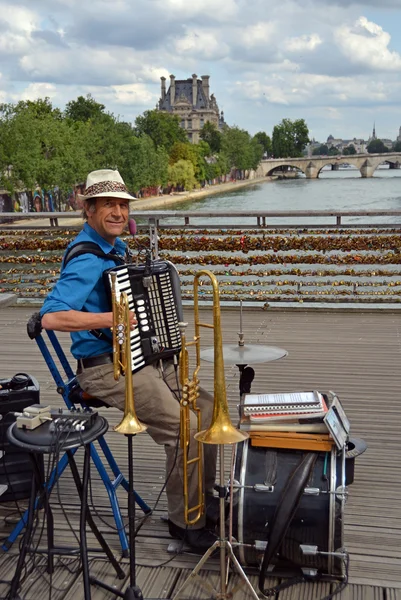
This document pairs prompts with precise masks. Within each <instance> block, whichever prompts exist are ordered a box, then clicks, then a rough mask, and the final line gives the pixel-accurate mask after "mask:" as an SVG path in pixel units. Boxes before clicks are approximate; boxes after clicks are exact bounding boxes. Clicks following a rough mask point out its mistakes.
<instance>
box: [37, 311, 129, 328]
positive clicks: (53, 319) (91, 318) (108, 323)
mask: <svg viewBox="0 0 401 600" xmlns="http://www.w3.org/2000/svg"><path fill="white" fill-rule="evenodd" d="M136 323H137V321H136V319H135V315H134V313H133V312H132V311H130V312H129V324H130V329H131V330H132V329H134V328H135V325H136ZM42 327H43V328H44V329H52V330H54V331H90V330H91V329H106V328H111V327H113V313H112V312H105V313H93V312H83V311H82V312H81V311H80V310H61V311H59V312H53V313H46V314H44V315H43V316H42Z"/></svg>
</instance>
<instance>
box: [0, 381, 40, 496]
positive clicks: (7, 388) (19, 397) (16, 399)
mask: <svg viewBox="0 0 401 600" xmlns="http://www.w3.org/2000/svg"><path fill="white" fill-rule="evenodd" d="M39 402H40V400H39V384H38V382H37V380H36V379H35V378H34V377H33V376H32V375H27V374H25V373H18V374H17V375H14V377H11V378H10V379H0V455H1V458H0V489H3V486H7V489H6V491H5V492H3V494H1V495H0V502H10V500H21V499H23V498H29V495H30V491H31V479H32V468H31V461H30V460H29V455H28V453H26V452H24V451H23V450H20V449H19V448H17V447H16V446H13V445H12V444H10V443H9V441H8V440H7V435H6V433H7V429H8V428H9V427H10V425H11V424H12V423H14V421H15V416H14V415H13V414H10V413H14V412H22V411H23V410H24V408H27V407H28V406H30V405H31V404H39ZM40 460H41V468H42V469H43V457H40Z"/></svg>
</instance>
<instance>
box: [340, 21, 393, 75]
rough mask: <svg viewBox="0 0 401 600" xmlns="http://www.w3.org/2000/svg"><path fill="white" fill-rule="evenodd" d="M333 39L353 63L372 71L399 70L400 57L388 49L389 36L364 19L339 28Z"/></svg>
mask: <svg viewBox="0 0 401 600" xmlns="http://www.w3.org/2000/svg"><path fill="white" fill-rule="evenodd" d="M335 39H336V41H337V43H338V45H339V47H340V49H341V51H342V53H343V54H344V55H345V56H346V57H347V58H348V59H349V60H350V61H351V62H353V63H356V64H359V65H363V66H365V67H368V68H369V69H372V70H381V71H399V70H401V55H400V54H399V53H398V52H392V51H391V50H390V49H389V44H390V41H391V36H390V34H389V33H387V32H386V31H384V30H383V28H382V27H380V25H377V24H376V23H372V22H371V21H368V20H367V18H366V17H360V18H359V19H358V20H357V21H356V23H355V25H354V26H353V27H349V26H348V25H343V26H341V27H339V28H338V29H337V30H336V31H335Z"/></svg>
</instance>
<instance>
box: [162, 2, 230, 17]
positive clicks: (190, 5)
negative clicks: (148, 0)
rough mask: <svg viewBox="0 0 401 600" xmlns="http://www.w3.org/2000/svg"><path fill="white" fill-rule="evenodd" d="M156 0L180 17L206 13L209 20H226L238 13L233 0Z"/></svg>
mask: <svg viewBox="0 0 401 600" xmlns="http://www.w3.org/2000/svg"><path fill="white" fill-rule="evenodd" d="M153 1H154V0H153ZM157 2H158V3H160V4H161V5H162V6H163V7H164V8H165V9H167V11H168V10H169V9H170V10H172V11H173V12H174V13H175V14H177V15H178V16H179V17H180V18H181V19H187V18H193V17H196V16H197V15H201V16H202V17H204V16H205V15H207V17H208V19H209V20H216V21H226V20H227V19H228V18H232V17H233V16H235V15H237V13H238V6H237V4H236V2H235V0H190V1H189V0H157Z"/></svg>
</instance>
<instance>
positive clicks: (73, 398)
mask: <svg viewBox="0 0 401 600" xmlns="http://www.w3.org/2000/svg"><path fill="white" fill-rule="evenodd" d="M27 331H28V335H29V337H30V338H31V339H34V340H35V341H36V343H37V344H38V346H39V349H40V351H41V352H42V355H43V358H44V359H45V361H46V364H47V366H48V367H49V370H50V373H51V374H52V376H53V379H54V381H55V383H56V386H57V392H58V393H59V394H61V395H62V397H63V399H64V402H65V403H66V405H67V408H68V409H73V408H75V405H76V404H80V405H81V406H82V407H83V408H99V407H107V406H108V405H107V404H105V403H104V402H103V401H102V400H99V399H98V398H95V397H92V396H89V395H88V394H86V393H85V392H83V390H82V389H81V388H80V387H79V384H78V381H77V378H76V376H75V374H74V372H73V370H72V369H71V366H70V364H69V362H68V359H67V357H66V355H65V352H64V350H63V349H62V347H61V345H60V342H59V341H58V339H57V336H56V334H55V333H54V331H48V330H45V331H46V334H47V337H48V339H49V342H50V344H51V346H52V347H53V350H54V352H55V354H56V356H57V358H58V360H59V362H60V365H61V367H62V368H63V370H64V373H65V376H66V378H67V379H66V381H64V380H63V377H62V375H61V373H60V370H59V369H58V367H57V365H56V362H55V360H54V358H53V356H52V353H51V351H50V349H49V346H48V344H47V343H46V341H45V339H44V337H43V335H42V331H43V328H42V324H41V318H40V314H39V313H34V314H33V315H32V317H31V318H30V319H29V321H28V325H27ZM97 442H98V443H99V446H100V448H101V450H102V452H103V454H104V457H105V459H106V461H107V463H108V465H109V467H110V469H111V471H112V472H113V475H114V477H115V479H114V480H111V479H110V477H109V474H108V472H107V470H106V468H105V466H104V464H103V462H102V459H101V457H100V456H99V453H98V451H97V449H96V447H95V445H94V443H93V442H92V443H91V444H90V456H91V458H92V460H93V463H94V465H95V466H96V468H97V470H98V472H99V475H100V477H101V478H102V481H103V483H104V486H105V488H106V491H107V493H108V496H109V500H110V504H111V508H112V511H113V516H114V520H115V522H116V526H117V531H118V535H119V538H120V543H121V548H122V554H123V556H128V554H129V544H128V539H127V535H126V533H125V529H124V524H123V520H122V517H121V511H120V506H119V504H118V498H117V494H116V489H117V487H118V486H119V485H122V486H123V488H124V489H125V490H126V491H128V481H127V480H126V479H125V477H124V476H123V474H122V473H121V470H120V468H119V466H118V465H117V463H116V461H115V459H114V456H113V454H112V452H111V450H110V448H109V446H108V444H107V442H106V440H105V439H104V436H101V437H100V438H99V439H98V440H97ZM67 464H68V457H67V455H66V454H65V455H64V456H63V457H62V458H61V459H60V461H59V463H58V465H57V466H56V468H55V469H54V471H53V472H52V474H51V476H50V478H49V481H48V482H47V486H48V488H49V489H51V488H52V487H53V486H54V485H55V483H56V481H57V479H58V478H59V477H60V475H61V474H62V473H63V471H64V470H65V468H66V466H67ZM134 493H135V501H136V503H137V504H138V506H139V507H140V508H141V509H142V511H143V512H144V513H145V514H149V513H150V512H151V508H149V506H148V505H147V504H146V502H144V500H142V498H141V497H140V496H139V494H137V493H136V492H134ZM26 521H27V511H26V512H25V514H24V515H23V517H22V518H21V520H20V521H19V523H18V524H17V525H16V526H15V527H14V529H13V531H12V532H11V534H10V535H9V536H8V538H7V540H6V541H5V542H4V544H3V546H2V548H3V550H6V551H7V550H8V549H9V548H10V547H11V545H12V544H13V542H14V541H15V540H16V539H17V537H18V535H19V534H20V533H21V531H22V529H23V528H24V526H25V525H26Z"/></svg>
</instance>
